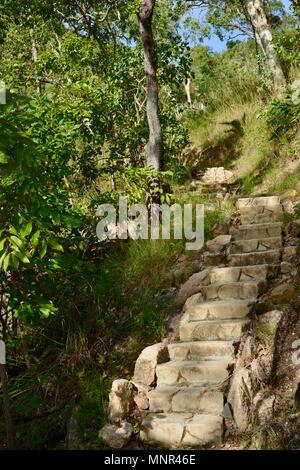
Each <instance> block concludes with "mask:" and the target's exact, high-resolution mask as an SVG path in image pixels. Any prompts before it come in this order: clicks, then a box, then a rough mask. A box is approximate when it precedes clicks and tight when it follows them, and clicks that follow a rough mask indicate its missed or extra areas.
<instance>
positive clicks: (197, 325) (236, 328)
mask: <svg viewBox="0 0 300 470" xmlns="http://www.w3.org/2000/svg"><path fill="white" fill-rule="evenodd" d="M249 326H250V321H249V320H222V321H199V322H187V323H182V324H181V325H180V328H179V330H180V339H181V341H202V340H203V341H205V340H224V341H230V340H238V339H240V338H241V336H242V334H243V333H244V332H245V331H247V329H248V328H249Z"/></svg>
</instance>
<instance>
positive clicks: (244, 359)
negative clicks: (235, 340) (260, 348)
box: [236, 335, 256, 369]
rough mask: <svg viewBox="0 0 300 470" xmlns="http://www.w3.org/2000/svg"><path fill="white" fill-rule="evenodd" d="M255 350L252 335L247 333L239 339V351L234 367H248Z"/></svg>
mask: <svg viewBox="0 0 300 470" xmlns="http://www.w3.org/2000/svg"><path fill="white" fill-rule="evenodd" d="M255 350H256V345H255V340H254V338H253V336H251V335H247V336H246V337H244V338H243V339H242V341H241V344H240V346H239V353H238V357H237V361H236V369H240V368H242V367H248V366H249V365H250V364H251V362H252V359H253V357H254V353H255Z"/></svg>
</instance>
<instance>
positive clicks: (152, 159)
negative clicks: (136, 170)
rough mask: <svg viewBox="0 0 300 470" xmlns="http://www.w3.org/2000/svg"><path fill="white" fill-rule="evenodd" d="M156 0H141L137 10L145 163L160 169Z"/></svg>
mask: <svg viewBox="0 0 300 470" xmlns="http://www.w3.org/2000/svg"><path fill="white" fill-rule="evenodd" d="M155 3H156V0H143V1H142V3H141V6H140V11H139V26H140V37H141V42H142V47H143V52H144V61H145V73H146V77H147V118H148V125H149V141H148V144H147V165H148V166H149V167H151V168H153V169H154V170H156V171H159V170H160V158H161V147H162V129H161V124H160V118H159V101H158V100H159V86H158V80H157V61H156V52H155V44H154V37H153V30H152V19H153V13H154V8H155Z"/></svg>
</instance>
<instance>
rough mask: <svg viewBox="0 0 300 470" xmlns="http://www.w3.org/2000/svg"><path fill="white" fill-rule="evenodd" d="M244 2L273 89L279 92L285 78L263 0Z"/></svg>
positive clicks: (283, 85) (282, 87) (284, 82)
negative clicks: (270, 75) (270, 77)
mask: <svg viewBox="0 0 300 470" xmlns="http://www.w3.org/2000/svg"><path fill="white" fill-rule="evenodd" d="M245 4H246V8H247V11H248V14H249V16H250V19H251V23H252V25H253V28H254V30H255V35H256V38H257V42H258V44H259V45H260V46H261V48H262V50H263V52H264V55H265V60H266V63H267V66H268V68H269V70H270V72H271V74H272V77H273V83H274V90H275V91H276V92H280V91H282V90H283V89H284V88H285V86H286V80H285V77H284V73H283V69H282V67H281V64H280V61H279V57H278V54H277V52H276V49H275V46H274V44H273V37H272V31H271V27H270V25H269V23H268V19H267V16H266V13H265V10H264V3H263V0H245Z"/></svg>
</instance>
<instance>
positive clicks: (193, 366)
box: [156, 358, 234, 387]
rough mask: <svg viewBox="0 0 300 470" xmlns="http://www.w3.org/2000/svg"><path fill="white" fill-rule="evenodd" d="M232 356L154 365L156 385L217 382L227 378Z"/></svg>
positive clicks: (232, 362)
mask: <svg viewBox="0 0 300 470" xmlns="http://www.w3.org/2000/svg"><path fill="white" fill-rule="evenodd" d="M232 364H234V361H233V360H232V358H222V359H217V360H211V361H208V360H204V361H169V362H165V363H164V364H159V365H158V366H157V367H156V375H157V387H160V386H161V385H178V384H179V385H180V384H182V385H184V384H186V385H187V384H195V383H199V382H202V383H205V384H218V383H220V382H224V380H226V379H227V378H228V368H229V367H230V365H232Z"/></svg>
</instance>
